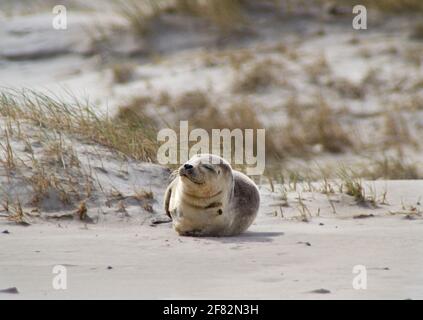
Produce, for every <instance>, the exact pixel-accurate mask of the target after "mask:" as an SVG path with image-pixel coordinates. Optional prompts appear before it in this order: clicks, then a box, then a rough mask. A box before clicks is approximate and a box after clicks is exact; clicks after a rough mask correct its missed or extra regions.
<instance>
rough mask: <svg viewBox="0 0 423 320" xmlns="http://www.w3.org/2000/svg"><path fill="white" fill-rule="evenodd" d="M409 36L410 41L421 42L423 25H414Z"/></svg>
mask: <svg viewBox="0 0 423 320" xmlns="http://www.w3.org/2000/svg"><path fill="white" fill-rule="evenodd" d="M410 36H411V38H412V39H416V40H423V23H421V22H420V23H418V24H416V25H415V26H414V28H413V31H412V32H411V35H410Z"/></svg>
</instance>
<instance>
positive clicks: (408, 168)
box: [360, 155, 423, 180]
mask: <svg viewBox="0 0 423 320" xmlns="http://www.w3.org/2000/svg"><path fill="white" fill-rule="evenodd" d="M360 176H362V177H366V178H368V179H371V180H377V179H386V180H408V179H410V180H416V179H422V178H423V176H422V174H421V172H419V169H418V165H417V163H413V162H410V161H409V160H406V159H404V157H403V156H401V155H398V156H384V157H383V158H382V159H375V160H373V161H372V163H370V164H369V165H366V166H365V167H363V169H362V170H361V171H360Z"/></svg>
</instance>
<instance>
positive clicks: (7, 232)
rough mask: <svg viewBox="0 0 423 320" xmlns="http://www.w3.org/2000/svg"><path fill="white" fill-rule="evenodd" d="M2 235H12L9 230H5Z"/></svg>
mask: <svg viewBox="0 0 423 320" xmlns="http://www.w3.org/2000/svg"><path fill="white" fill-rule="evenodd" d="M2 233H3V234H10V232H9V230H4V231H3V232H2Z"/></svg>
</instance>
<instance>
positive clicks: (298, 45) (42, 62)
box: [0, 0, 423, 180]
mask: <svg viewBox="0 0 423 320" xmlns="http://www.w3.org/2000/svg"><path fill="white" fill-rule="evenodd" d="M359 2H360V4H363V5H365V6H366V7H367V11H368V21H367V28H368V29H367V30H354V29H353V27H352V20H353V18H354V14H353V13H352V7H353V6H354V5H355V4H357V3H355V2H354V1H324V0H320V1H319V0H315V1H312V0H310V1H288V0H268V1H255V0H210V1H200V0H174V1H172V0H158V1H148V0H144V1H143V0H139V1H135V0H126V1H123V0H122V1H113V0H107V1H90V2H89V3H87V1H82V0H81V1H78V0H68V1H65V0H63V1H61V2H60V4H61V5H64V6H65V7H66V9H67V11H66V13H67V29H66V30H55V29H54V28H53V27H52V20H53V18H54V14H53V13H52V9H53V7H54V6H55V5H56V4H57V3H56V1H50V0H43V1H41V0H38V1H34V0H31V1H30V0H27V1H24V0H17V1H12V0H2V1H1V3H0V86H1V87H6V88H30V89H34V90H37V91H39V92H44V93H46V94H52V95H54V96H55V97H57V98H58V99H61V100H66V99H70V98H75V97H77V98H78V99H80V100H84V101H88V102H89V103H90V104H92V105H93V106H94V107H95V110H98V112H99V114H102V115H103V116H106V117H109V118H110V119H113V121H116V122H119V123H126V124H128V126H129V127H131V126H139V124H140V123H144V124H145V123H147V124H148V126H149V128H150V129H151V127H152V128H153V130H156V131H157V130H159V129H160V128H163V127H169V126H170V127H174V128H177V127H178V125H179V121H180V120H189V123H190V126H191V127H192V128H195V127H200V128H205V129H212V128H253V129H254V128H265V129H266V159H267V167H266V168H267V172H266V175H268V176H271V177H272V178H276V179H284V177H286V176H290V177H291V178H292V177H293V176H295V179H298V180H301V179H317V178H319V177H321V176H322V174H323V175H324V176H333V175H334V174H336V172H337V171H338V170H339V168H341V167H344V166H348V167H349V168H351V169H352V170H353V171H354V172H355V173H356V174H357V175H359V176H360V177H366V178H369V179H380V178H384V179H419V178H421V177H423V172H422V161H423V153H422V150H421V144H422V140H423V66H422V61H423V1H419V0H397V1H394V0H379V1H376V0H374V1H371V0H367V1H364V0H362V1H359ZM138 143H141V142H138ZM129 155H131V154H129ZM141 160H142V159H141ZM152 160H153V161H154V160H155V159H154V157H153V159H152Z"/></svg>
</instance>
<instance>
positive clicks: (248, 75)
mask: <svg viewBox="0 0 423 320" xmlns="http://www.w3.org/2000/svg"><path fill="white" fill-rule="evenodd" d="M281 67H282V66H281V64H279V63H276V62H275V61H272V60H265V61H261V62H259V63H256V64H254V65H253V66H252V67H251V68H250V69H247V70H243V71H240V72H239V73H238V74H237V77H236V78H235V80H234V83H233V85H232V90H233V92H234V93H249V94H253V93H257V92H260V91H263V90H265V89H267V88H269V87H271V86H276V85H278V84H279V81H278V79H277V78H276V76H275V69H281Z"/></svg>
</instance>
